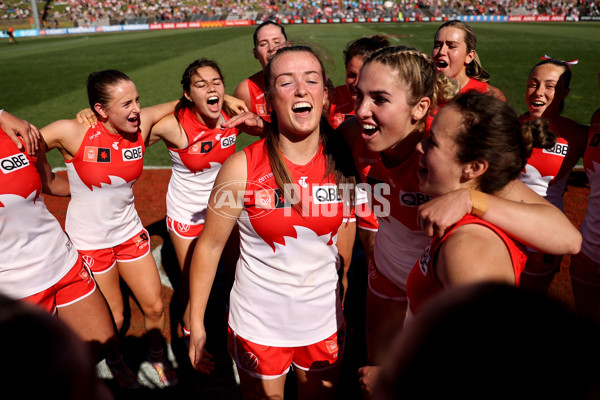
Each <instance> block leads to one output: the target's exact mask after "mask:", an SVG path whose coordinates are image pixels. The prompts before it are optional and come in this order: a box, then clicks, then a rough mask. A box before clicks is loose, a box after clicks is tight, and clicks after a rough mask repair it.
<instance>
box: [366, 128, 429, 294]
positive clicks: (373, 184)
mask: <svg viewBox="0 0 600 400" xmlns="http://www.w3.org/2000/svg"><path fill="white" fill-rule="evenodd" d="M419 157H420V154H419V153H418V152H417V151H415V152H413V154H412V155H411V156H410V157H409V158H408V159H406V160H405V161H404V162H403V163H402V164H400V165H398V166H397V167H394V168H391V169H388V168H386V167H385V166H384V165H383V163H382V161H381V157H380V156H379V153H375V152H371V151H369V150H368V149H367V148H366V147H365V145H364V141H363V140H361V139H358V140H357V141H356V144H355V146H354V163H355V165H356V168H357V170H358V172H359V174H360V176H361V179H362V181H363V182H366V183H368V184H369V188H370V190H371V192H370V196H371V202H372V209H373V211H374V212H375V214H376V215H377V220H378V222H379V229H378V230H377V234H376V235H375V247H374V258H375V264H376V265H377V269H378V271H379V272H380V273H381V274H382V275H383V276H384V277H386V278H387V279H388V280H390V281H392V282H394V283H395V284H396V285H398V287H399V288H401V289H403V290H404V289H405V288H406V279H407V277H408V274H409V273H410V270H411V269H412V267H413V265H414V264H415V261H416V260H417V259H418V258H419V257H420V256H421V255H422V254H423V250H424V249H425V247H427V244H428V243H429V241H430V239H429V238H428V237H427V235H425V233H424V232H423V231H422V230H421V229H420V227H419V225H418V223H417V208H418V206H419V205H421V204H423V203H425V202H426V201H428V200H430V199H431V196H430V195H428V194H425V193H422V192H420V191H419V180H418V177H417V171H418V169H419V165H418V163H419Z"/></svg>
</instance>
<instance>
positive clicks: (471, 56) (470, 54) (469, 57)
mask: <svg viewBox="0 0 600 400" xmlns="http://www.w3.org/2000/svg"><path fill="white" fill-rule="evenodd" d="M473 59H475V50H471V51H470V52H468V53H467V55H466V57H465V65H468V64H470V63H471V61H473Z"/></svg>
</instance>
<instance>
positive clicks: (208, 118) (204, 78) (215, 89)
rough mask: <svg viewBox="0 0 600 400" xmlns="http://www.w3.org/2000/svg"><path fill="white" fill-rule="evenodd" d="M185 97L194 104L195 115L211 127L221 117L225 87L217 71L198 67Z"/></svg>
mask: <svg viewBox="0 0 600 400" xmlns="http://www.w3.org/2000/svg"><path fill="white" fill-rule="evenodd" d="M184 95H185V97H186V98H187V99H188V100H189V101H191V102H192V103H194V110H195V112H196V114H197V115H198V116H199V117H200V118H201V119H202V121H203V122H204V123H205V124H206V125H213V124H215V123H216V122H218V121H219V118H220V117H221V109H222V107H223V99H224V97H225V85H224V84H223V79H222V78H221V75H220V74H219V72H218V71H216V70H215V69H214V68H212V67H200V68H198V69H197V70H196V72H195V73H194V74H193V75H192V77H191V79H190V90H189V92H188V91H186V92H184Z"/></svg>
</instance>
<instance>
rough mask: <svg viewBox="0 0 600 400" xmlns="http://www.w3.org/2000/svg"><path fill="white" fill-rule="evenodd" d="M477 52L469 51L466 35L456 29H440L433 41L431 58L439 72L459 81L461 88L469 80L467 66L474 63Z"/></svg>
mask: <svg viewBox="0 0 600 400" xmlns="http://www.w3.org/2000/svg"><path fill="white" fill-rule="evenodd" d="M474 57H475V50H471V51H468V49H467V44H466V42H465V33H464V32H463V31H462V30H461V29H459V28H455V27H445V28H442V29H440V30H439V31H438V32H437V33H436V35H435V39H434V41H433V50H432V51H431V58H433V61H434V63H435V66H436V68H437V71H438V72H441V73H443V74H444V75H446V76H447V77H449V78H454V79H456V80H458V81H459V83H460V84H461V86H464V85H465V80H468V77H467V73H466V65H467V64H469V63H470V62H471V61H473V58H474Z"/></svg>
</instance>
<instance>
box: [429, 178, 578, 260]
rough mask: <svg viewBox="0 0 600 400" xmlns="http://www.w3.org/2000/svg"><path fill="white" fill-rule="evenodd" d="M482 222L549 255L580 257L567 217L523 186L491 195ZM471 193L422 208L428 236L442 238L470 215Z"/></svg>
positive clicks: (450, 195)
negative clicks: (451, 227) (486, 222)
mask: <svg viewBox="0 0 600 400" xmlns="http://www.w3.org/2000/svg"><path fill="white" fill-rule="evenodd" d="M488 204H489V209H488V211H487V212H486V213H485V214H484V215H483V219H484V220H486V221H488V222H491V223H492V224H494V225H496V226H497V227H499V228H500V229H502V230H503V231H504V232H506V233H508V234H509V235H511V236H512V237H514V238H516V239H517V240H518V241H520V242H522V243H524V244H526V245H527V246H529V247H533V248H535V249H537V250H539V251H541V252H544V253H548V254H557V255H562V254H577V253H578V252H579V249H580V247H581V233H579V231H578V230H577V228H576V227H575V226H574V225H573V223H572V222H571V221H570V220H569V219H568V218H567V216H566V215H565V214H564V213H563V212H562V211H560V210H559V209H558V208H556V207H554V206H553V205H551V204H550V203H548V202H547V201H546V200H544V199H543V198H542V197H540V196H539V195H537V194H536V193H535V192H534V191H533V190H531V189H529V188H528V187H527V186H526V185H525V184H523V183H522V182H520V181H518V180H515V181H513V182H511V183H509V184H508V185H507V186H506V187H505V188H504V189H503V190H502V191H501V193H499V194H498V196H491V195H488ZM472 206H473V204H472V203H471V197H470V194H469V190H468V189H458V190H455V191H452V192H450V193H447V194H445V195H443V196H439V197H436V198H434V199H432V200H430V201H428V202H427V203H425V204H423V205H421V206H420V207H419V211H418V220H419V226H420V227H421V229H423V231H425V233H426V234H427V235H428V236H433V235H436V236H441V235H443V233H444V232H445V231H446V229H447V228H448V227H449V226H451V225H453V224H455V223H456V222H458V221H459V220H460V219H461V218H462V217H463V216H464V215H466V214H469V213H470V212H471V209H472Z"/></svg>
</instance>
